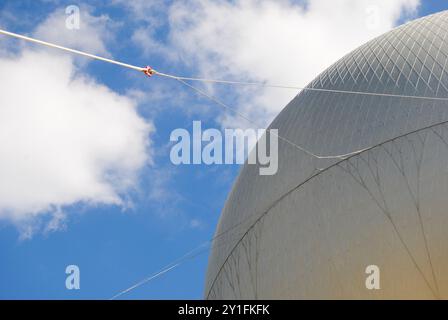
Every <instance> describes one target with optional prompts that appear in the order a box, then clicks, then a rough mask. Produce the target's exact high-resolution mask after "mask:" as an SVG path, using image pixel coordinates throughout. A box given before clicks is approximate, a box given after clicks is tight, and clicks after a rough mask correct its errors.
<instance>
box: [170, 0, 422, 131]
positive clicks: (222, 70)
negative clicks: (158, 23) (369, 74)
mask: <svg viewBox="0 0 448 320" xmlns="http://www.w3.org/2000/svg"><path fill="white" fill-rule="evenodd" d="M418 4H419V1H418V0H333V1H328V0H309V1H307V2H306V5H304V4H303V2H302V5H300V4H297V3H296V4H295V3H293V2H292V1H256V0H252V1H250V0H245V1H241V0H238V1H232V2H212V1H205V0H196V1H193V2H178V3H175V4H174V5H173V6H172V7H171V8H170V12H169V21H170V44H169V46H170V47H171V48H173V49H174V50H175V51H177V52H178V53H179V54H181V55H182V56H183V57H184V59H185V60H186V61H189V62H190V64H191V66H197V68H198V70H199V73H200V74H201V75H203V76H210V77H214V78H221V79H223V78H224V79H226V78H227V79H228V78H230V79H238V80H251V81H267V82H274V83H281V84H287V85H296V86H304V85H306V84H307V83H308V82H309V81H311V80H312V79H313V78H314V77H316V76H317V74H318V73H319V72H321V71H323V70H324V69H325V68H327V67H328V66H329V65H331V64H332V63H333V62H335V61H336V60H338V59H339V58H341V57H342V56H343V55H345V54H347V53H348V52H349V51H351V50H353V49H355V48H356V47H357V46H359V45H361V44H363V43H364V42H366V41H367V40H369V39H371V38H373V37H375V36H378V35H380V34H382V33H384V32H386V31H388V30H390V29H391V28H393V27H394V26H395V25H396V24H397V22H398V20H399V19H400V18H401V17H403V15H404V16H406V14H409V13H412V12H414V11H415V10H416V8H417V7H418ZM234 90H241V91H240V92H239V96H238V97H239V99H238V101H239V106H238V109H239V111H241V112H244V113H246V114H249V115H251V116H252V118H253V119H258V120H259V121H260V120H261V122H265V123H266V122H267V121H270V120H272V119H273V117H274V116H275V115H276V114H277V113H278V112H279V111H280V110H281V109H282V108H283V107H284V106H285V105H286V104H287V103H288V102H289V101H290V100H291V99H292V98H293V97H294V96H295V94H296V93H297V92H295V91H294V90H292V91H288V90H279V89H263V90H259V91H254V90H253V89H250V88H245V89H239V88H236V87H235V88H234ZM224 125H229V126H235V125H236V126H239V125H240V126H247V125H248V124H247V123H246V122H245V121H244V120H241V119H238V118H233V117H230V118H229V117H227V118H226V120H224Z"/></svg>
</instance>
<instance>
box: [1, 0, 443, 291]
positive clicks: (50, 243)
mask: <svg viewBox="0 0 448 320" xmlns="http://www.w3.org/2000/svg"><path fill="white" fill-rule="evenodd" d="M341 1H342V2H344V5H345V6H344V8H351V7H352V6H350V1H349V0H347V1H345V0H341ZM394 1H395V0H394ZM311 2H312V1H311ZM314 2H319V1H318V0H316V1H314ZM328 2H329V1H328ZM396 2H397V5H396V6H398V7H399V8H400V6H403V5H406V0H403V1H399V0H397V1H396ZM408 2H409V3H411V2H413V1H408ZM414 2H418V1H414ZM134 3H135V6H132V5H130V4H126V2H125V1H121V0H115V1H111V2H110V3H109V4H107V5H105V4H104V2H102V1H88V2H83V1H79V2H73V1H51V0H46V1H31V0H29V1H20V2H19V1H13V0H10V1H8V0H6V1H5V0H0V27H1V28H4V29H7V30H9V31H12V32H17V33H22V34H29V35H35V34H39V32H37V31H36V30H37V29H38V26H42V25H45V22H46V21H47V22H48V21H49V17H50V16H52V15H54V16H56V17H58V14H59V15H60V18H61V19H65V16H64V11H63V10H64V9H65V8H66V7H67V6H68V5H73V4H74V5H77V6H79V7H80V10H81V12H84V13H86V14H88V16H89V17H93V18H92V19H93V20H91V21H94V22H92V26H91V27H92V29H91V30H90V31H89V32H98V35H99V36H98V39H100V41H101V44H102V45H103V46H104V48H102V47H101V46H99V45H98V43H96V42H92V43H93V45H91V47H87V48H86V49H92V50H93V51H95V50H97V51H98V52H96V53H102V54H105V55H109V56H113V57H114V58H115V59H118V60H120V61H124V62H128V63H132V64H135V65H139V66H146V65H148V64H149V65H151V66H153V67H154V68H156V69H158V70H161V71H164V72H170V73H173V74H179V75H192V76H198V75H201V76H202V75H210V76H212V77H214V78H233V79H238V80H255V81H272V82H277V83H286V84H291V83H293V84H297V85H304V84H306V82H307V81H309V80H311V79H312V77H314V76H316V75H317V73H318V72H320V71H322V68H324V67H326V66H328V65H329V63H331V62H333V61H335V60H336V59H337V58H338V57H340V56H341V55H342V54H344V53H347V52H348V51H349V50H350V49H354V48H355V47H356V46H357V45H359V44H362V43H363V42H365V41H367V40H368V39H370V38H372V37H373V36H375V35H378V34H381V33H382V32H384V31H387V30H388V29H390V27H391V26H392V25H396V24H397V23H400V22H403V21H405V20H406V19H407V18H409V17H411V16H412V17H418V16H424V15H426V14H429V13H433V12H437V11H440V10H444V9H448V4H445V3H444V2H443V1H422V2H420V5H419V6H418V7H416V8H417V9H416V11H414V12H412V13H410V14H406V15H398V17H396V15H394V14H393V12H392V11H393V10H396V8H392V9H391V8H384V9H382V10H384V11H380V12H381V13H382V14H384V16H385V17H386V16H387V17H389V18H387V21H385V22H384V25H382V26H380V27H378V28H377V29H375V30H373V31H372V30H370V29H369V30H370V31H369V30H366V31H363V30H362V29H360V28H356V29H357V30H356V34H353V35H352V34H347V33H345V34H341V35H340V38H339V39H334V41H335V43H337V42H338V41H339V42H340V41H341V40H342V39H344V41H345V42H346V43H345V44H344V45H340V44H339V45H338V48H336V49H335V50H334V52H331V53H326V54H325V56H324V54H321V55H322V56H321V57H320V56H318V55H317V54H316V52H315V51H313V50H315V49H316V48H318V47H319V45H320V43H319V42H318V40H319V39H318V40H316V44H313V43H306V42H303V43H301V44H299V46H298V47H300V48H298V47H296V46H295V44H291V42H294V39H291V38H289V37H288V38H286V39H285V40H283V41H284V42H283V43H282V42H281V41H280V40H279V42H278V43H276V47H275V48H270V47H269V41H266V42H267V44H266V48H263V47H260V45H263V41H262V42H261V44H260V43H259V42H255V43H251V42H248V43H247V42H245V41H238V37H239V35H240V32H236V31H241V34H244V35H251V33H246V31H245V30H240V28H247V30H249V29H251V27H253V26H252V25H251V24H250V23H249V22H248V23H246V24H241V25H240V24H239V23H240V21H234V20H232V19H229V21H228V22H227V23H228V25H225V24H224V25H223V24H221V25H220V24H219V22H215V21H214V20H216V19H214V18H213V17H214V16H213V14H214V13H215V12H218V17H220V16H225V15H226V14H228V13H231V12H233V13H237V15H236V16H237V17H240V18H239V19H242V17H244V15H245V14H249V13H248V12H250V11H253V10H254V9H255V10H260V17H261V18H263V17H264V18H265V19H266V23H265V26H266V28H269V27H270V23H274V22H276V21H277V22H278V21H282V22H283V23H285V25H284V26H281V27H280V30H282V28H284V29H285V30H286V28H289V27H291V26H292V27H294V26H295V22H294V19H295V17H294V16H290V15H288V17H287V19H282V14H285V12H287V11H288V9H289V8H295V9H297V8H304V9H303V10H307V9H306V8H308V5H309V4H307V6H305V4H304V2H301V1H299V2H296V3H293V2H285V3H283V4H276V3H275V2H267V3H268V4H267V5H266V6H265V7H263V8H260V5H258V4H256V3H252V4H250V5H248V6H242V5H238V3H239V2H238V1H237V2H234V1H232V2H229V3H228V4H223V5H216V6H214V7H213V5H211V4H210V3H208V2H201V1H195V2H192V3H191V4H186V3H181V2H171V1H169V2H163V1H146V2H144V1H135V2H134ZM223 3H224V2H223ZM269 3H270V4H269ZM403 3H404V4H403ZM139 5H141V7H139ZM328 5H329V4H328ZM413 5H415V3H414V4H413ZM188 6H191V8H190V9H191V10H193V8H195V9H194V10H196V11H195V12H199V13H200V14H199V13H198V16H199V18H200V19H201V20H195V21H187V22H186V23H185V21H183V20H182V17H181V14H182V13H184V12H185V11H186V12H188V9H189V7H188ZM251 6H253V7H251ZM198 7H199V9H198ZM385 7H386V6H385ZM220 10H221V11H222V15H221V14H220ZM310 10H312V9H310ZM313 10H316V11H315V12H314V15H312V16H313V17H314V16H319V14H320V11H319V10H321V11H325V10H324V9H321V8H320V7H319V8H317V9H313ZM347 10H348V9H347ZM350 10H352V9H350ZM353 10H362V11H360V12H364V9H363V8H361V9H353ZM388 10H389V11H391V12H392V13H391V12H389V11H388ZM270 12H277V13H278V14H277V15H274V14H273V15H272V16H271V15H270ZM305 12H306V11H305ZM357 13H358V12H357V11H354V12H348V13H347V15H348V16H351V15H352V14H355V15H356V14H357ZM240 14H241V15H240ZM322 14H323V13H322ZM341 14H345V13H344V12H343V13H341ZM100 16H103V17H107V19H103V20H95V19H96V18H98V17H100ZM233 16H235V15H233ZM302 17H303V13H299V11H297V17H296V18H297V19H300V18H302ZM199 18H198V19H199ZM261 18H260V19H261ZM89 19H91V18H89ZM276 19H277V20H276ZM310 19H311V18H310ZM335 19H336V20H335V21H334V22H333V24H331V23H330V24H323V25H322V29H321V30H318V31H316V38H319V37H320V34H322V36H321V37H322V42H324V43H326V45H327V46H328V47H331V46H332V43H329V42H328V39H326V38H325V37H326V36H325V35H326V34H330V35H331V34H332V32H335V31H334V29H336V30H337V29H338V28H340V32H341V33H342V32H345V31H346V30H347V28H348V27H350V25H349V22H347V24H348V26H347V28H346V27H345V26H341V25H339V24H338V23H339V22H338V21H339V20H338V18H335ZM187 20H188V19H187ZM343 20H347V19H346V18H344V17H341V21H343ZM88 21H90V20H87V22H88ZM201 22H203V25H201V24H200V23H201ZM207 23H208V24H207ZM287 23H290V24H287ZM382 23H383V22H382ZM47 25H48V23H47ZM198 25H200V27H199V26H198ZM276 25H277V24H276ZM85 26H86V25H85ZM273 26H274V24H273ZM299 26H301V27H303V26H306V25H299ZM82 28H83V18H82V17H81V29H82ZM95 28H97V29H95ZM45 30H48V29H45ZM229 30H230V31H229ZM219 31H221V33H220V32H219ZM305 31H306V30H305ZM305 31H304V30H302V32H305ZM64 32H67V30H61V34H64ZM226 32H230V34H229V33H226ZM232 32H233V33H232ZM307 32H309V31H307ZM353 32H354V33H355V31H353ZM56 33H57V32H56ZM40 34H41V35H43V36H45V35H51V33H49V32H48V31H47V33H45V32H41V33H40ZM213 35H215V36H214V37H213ZM229 35H230V36H229ZM299 35H300V34H299ZM89 36H91V34H89V35H87V36H86V35H85V34H83V35H79V36H77V35H76V31H75V33H74V36H73V37H74V38H75V40H74V41H73V42H72V43H71V44H73V45H74V46H78V45H79V46H82V43H83V42H84V43H85V42H86V41H87V38H86V37H89ZM273 36H274V37H275V38H281V37H278V36H277V35H275V34H274V35H273ZM207 37H209V38H207ZM220 37H222V38H220ZM266 37H269V35H266ZM333 37H334V36H331V37H330V38H333ZM216 38H217V39H218V40H217V39H216ZM95 39H96V38H95ZM98 39H97V40H98ZM46 40H52V39H46ZM56 40H60V41H62V42H64V41H65V40H66V39H65V40H64V36H61V37H60V38H59V39H57V35H56ZM243 40H244V39H243ZM215 41H217V43H218V44H222V48H217V47H216V45H215ZM298 41H299V40H298ZM251 44H253V47H254V49H253V51H250V50H249V51H248V49H247V47H249V46H250V45H251ZM283 45H284V47H283ZM79 46H78V47H79ZM18 48H19V49H18ZM0 49H4V50H6V52H8V53H9V54H10V55H11V54H12V55H13V56H14V55H19V53H17V51H18V50H19V51H20V50H22V52H25V50H30V49H28V48H21V47H20V45H19V42H17V41H12V40H7V41H6V40H5V38H4V37H1V38H0ZM264 49H265V50H264ZM270 50H271V51H272V52H271V51H270ZM288 50H290V51H291V52H294V53H295V54H297V55H296V56H293V57H289V55H286V57H288V59H286V60H287V61H284V60H285V59H283V57H282V56H279V55H278V54H277V52H279V54H282V53H283V52H285V51H288ZM329 51H331V50H329ZM227 52H230V53H229V54H227ZM266 52H267V53H266ZM94 53H95V52H94ZM3 54H4V53H3ZM257 54H259V55H260V58H258V57H257ZM59 55H62V56H63V55H65V54H64V53H62V54H60V53H59ZM247 55H249V56H251V55H253V57H254V58H253V60H255V61H257V64H256V66H255V67H254V66H253V65H252V63H251V60H252V59H247V58H245V57H246V56H247ZM307 56H311V57H313V58H312V59H314V60H319V61H318V62H316V63H315V62H314V60H313V63H309V61H307V60H306V59H307V58H306V57H307ZM263 59H264V60H263ZM309 59H311V58H309ZM265 61H266V64H263V63H264V62H265ZM271 61H272V63H270V62H271ZM39 63H40V61H38V60H37V61H34V64H39ZM72 63H73V66H75V67H74V68H75V70H76V74H77V75H80V76H87V77H89V79H91V80H92V81H95V82H96V83H98V84H102V85H105V86H106V87H108V88H109V89H110V90H112V91H113V92H115V93H117V94H119V95H122V96H126V97H133V99H135V101H136V113H137V114H138V116H139V118H140V119H143V121H146V122H147V123H150V124H151V125H152V126H153V130H152V131H151V133H150V134H148V135H147V136H146V139H147V140H148V141H147V142H148V143H150V146H149V147H148V148H147V150H146V152H147V158H148V159H146V161H145V162H144V164H143V165H137V167H138V168H137V169H136V170H135V172H136V173H137V177H135V178H134V180H135V181H133V182H134V183H133V186H132V187H130V188H126V189H125V190H122V189H120V188H119V187H116V186H117V185H118V186H120V185H121V184H123V183H122V181H113V182H110V183H111V184H112V186H113V187H116V188H117V190H119V191H117V195H118V196H119V197H120V199H121V200H123V203H121V204H113V203H111V201H104V200H99V199H97V198H95V196H93V195H92V197H89V199H90V200H89V201H85V200H84V198H82V197H81V198H79V199H78V198H76V197H75V198H73V199H74V200H73V199H71V200H61V202H60V203H59V205H58V206H57V209H55V208H54V206H53V205H54V203H52V202H51V201H50V202H49V203H48V207H46V209H43V210H37V211H36V210H34V213H33V215H32V218H30V215H29V212H27V209H23V210H22V209H21V211H20V219H11V218H9V216H8V215H6V214H4V215H1V214H0V298H1V299H21V298H25V299H107V298H110V297H112V296H113V295H115V294H116V293H117V292H119V291H121V290H124V289H126V288H128V287H130V286H131V285H133V284H134V283H136V282H138V281H140V280H141V279H143V278H145V277H147V276H148V275H150V274H152V273H154V272H157V271H158V270H159V269H160V268H162V267H163V266H164V265H166V264H168V263H170V262H171V261H173V260H175V259H177V258H179V257H180V256H182V255H184V254H185V253H186V252H188V251H189V250H191V249H193V248H195V247H197V246H198V245H200V244H201V243H203V242H204V241H207V240H208V239H210V238H211V237H212V236H213V233H214V230H215V226H216V224H217V222H218V218H219V214H220V211H221V209H222V207H223V205H224V202H225V199H226V196H227V194H228V192H229V190H230V188H231V186H232V182H233V180H234V179H235V178H236V176H237V173H238V170H239V166H238V165H208V166H207V165H203V164H201V165H180V166H175V165H173V164H172V163H171V161H170V158H169V150H170V148H169V147H170V143H169V136H170V133H171V132H172V131H173V130H174V129H176V128H185V129H187V130H191V127H192V121H193V120H201V121H202V125H203V127H204V129H205V128H218V129H223V128H225V127H229V126H231V125H232V124H233V125H234V126H235V127H239V126H241V127H243V126H247V125H248V124H247V123H246V124H243V121H241V119H238V118H237V117H234V116H231V115H226V114H225V113H223V112H222V110H221V109H219V108H218V107H217V106H216V105H214V104H213V103H212V102H210V101H207V100H205V99H203V98H200V97H198V96H197V95H195V94H194V93H193V92H192V91H191V90H189V89H188V88H185V87H182V86H181V85H180V84H179V83H176V82H175V81H172V80H169V79H163V78H156V77H154V78H151V79H147V78H145V77H144V76H142V75H140V74H135V73H134V72H132V71H130V70H127V69H122V68H119V67H116V66H112V65H108V64H104V63H100V62H89V61H85V60H82V59H81V60H74V61H73V62H72ZM271 64H272V68H270V66H271ZM310 64H311V65H312V66H311V67H310ZM259 65H262V66H263V67H261V68H260V67H258V66H259ZM264 66H268V67H267V68H265V67H264ZM274 66H275V67H274ZM271 69H274V70H271ZM287 69H288V70H287ZM290 69H292V70H293V72H291V70H290ZM295 70H296V71H295ZM30 72H33V70H30ZM48 72H49V73H52V70H48ZM54 72H56V70H54ZM288 72H289V74H287V73H288ZM264 73H266V78H264V76H263V75H264ZM24 76H25V75H24ZM33 76H34V75H33ZM38 76H39V75H36V77H38ZM203 88H204V89H205V90H209V91H210V92H213V93H214V94H215V95H217V96H219V97H220V98H221V99H222V100H223V101H225V102H226V103H228V104H231V105H232V106H235V108H237V109H238V110H243V111H245V112H246V113H248V114H250V115H251V116H252V117H253V118H254V119H255V120H256V121H258V122H260V123H264V124H266V123H268V122H269V121H270V120H272V118H273V117H274V116H275V115H276V114H277V113H278V112H279V111H280V110H281V108H282V107H283V106H284V105H285V103H286V102H287V101H288V100H289V99H291V98H292V97H293V95H294V94H295V93H294V92H293V93H291V92H289V93H287V94H285V93H281V94H282V96H279V93H272V92H267V91H264V90H260V89H247V88H245V89H241V88H229V87H203ZM45 94H46V95H47V99H52V95H55V94H56V93H55V92H50V90H49V91H48V92H46V93H45ZM278 101H280V102H278ZM11 103H12V104H13V102H11ZM277 104H278V105H277ZM272 105H273V106H272ZM2 107H3V106H2V105H0V108H2ZM36 107H39V106H36ZM24 130H25V129H24ZM11 139H13V138H11ZM68 147H70V146H68ZM0 150H2V146H1V144H0ZM125 151H126V150H125ZM125 153H126V152H125ZM129 154H130V155H132V154H133V153H129ZM13 156H14V155H13ZM125 160H126V159H125V157H124V158H123V159H121V158H119V159H118V160H117V159H114V161H118V162H120V161H125ZM1 165H2V162H1V161H0V166H1ZM36 170H38V168H36ZM67 170H68V169H67ZM0 172H1V171H0ZM63 174H64V173H63ZM63 174H62V178H64V176H63ZM120 177H122V176H120ZM0 178H1V177H0ZM42 179H45V177H43V178H42ZM19 195H20V192H19ZM0 198H1V194H0ZM2 203H3V202H2V200H1V199H0V212H1V211H2V210H3V208H2V207H1V205H2ZM58 212H59V213H60V212H62V213H63V214H62V220H63V221H62V223H61V224H58V225H57V226H56V227H55V228H53V229H54V230H53V229H52V230H49V228H46V226H48V224H49V223H50V222H51V221H52V220H51V219H52V218H53V217H54V216H55V214H56V213H58ZM18 215H19V213H17V216H18ZM27 228H31V229H32V233H31V234H30V235H28V236H27V237H24V232H25V231H24V230H29V229H27ZM50 229H51V228H50ZM207 258H208V252H205V253H204V254H202V255H200V256H198V257H196V258H195V259H192V260H189V261H187V262H185V263H184V264H183V265H182V266H180V267H179V268H176V269H174V270H172V271H170V272H169V273H167V274H165V275H163V276H161V277H159V278H157V279H155V280H153V281H151V282H149V283H147V284H145V285H143V286H141V287H139V288H137V289H135V290H133V291H131V292H129V293H127V294H126V295H124V296H123V297H122V298H126V299H200V298H202V293H203V285H204V278H205V272H206V268H207ZM70 264H75V265H78V266H79V268H80V270H81V289H80V290H67V289H66V288H65V279H66V274H65V267H66V266H67V265H70Z"/></svg>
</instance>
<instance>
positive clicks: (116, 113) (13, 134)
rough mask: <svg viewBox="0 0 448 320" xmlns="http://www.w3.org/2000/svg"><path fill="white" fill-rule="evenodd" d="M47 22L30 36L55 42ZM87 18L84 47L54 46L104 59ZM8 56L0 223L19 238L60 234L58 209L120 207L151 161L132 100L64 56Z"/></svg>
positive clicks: (2, 65) (0, 120) (0, 101)
mask: <svg viewBox="0 0 448 320" xmlns="http://www.w3.org/2000/svg"><path fill="white" fill-rule="evenodd" d="M55 19H56V18H55V16H54V15H51V16H50V17H49V19H48V20H46V21H45V22H44V23H43V24H42V25H41V26H39V27H38V28H37V31H36V33H35V34H36V35H41V36H42V38H45V39H47V40H58V39H56V38H58V37H60V35H58V30H59V31H60V30H61V29H60V28H58V29H57V30H55V31H54V35H53V36H52V35H51V34H52V33H51V32H50V30H51V27H50V26H51V25H53V22H54V21H56V20H57V19H56V20H55ZM89 19H93V20H85V21H84V28H85V30H89V31H88V33H89V35H88V36H87V35H86V37H87V38H89V39H90V40H87V41H86V42H83V41H84V40H86V39H85V38H82V37H80V38H77V37H75V38H73V39H69V38H66V40H65V42H64V41H60V42H62V43H63V44H65V45H73V46H76V47H77V48H81V49H85V50H89V51H91V52H94V53H107V51H106V49H105V45H104V41H103V37H102V36H103V33H102V31H101V28H100V31H99V32H96V30H97V27H96V25H95V23H93V24H89V23H87V24H86V22H88V21H97V22H98V21H99V20H96V19H97V18H94V17H90V18H89ZM101 19H102V18H101ZM81 29H82V28H81ZM45 34H46V35H47V36H44V35H45ZM62 34H64V32H62ZM59 40H62V39H59ZM78 41H79V43H78ZM58 42H59V41H58ZM0 45H1V43H0ZM12 56H13V54H11V53H9V54H8V56H5V55H4V56H1V57H0V70H1V72H0V86H1V88H2V89H1V95H0V177H1V179H0V218H2V219H8V220H10V221H13V222H14V223H17V225H18V226H19V229H20V230H21V231H22V237H23V238H27V237H30V236H31V235H32V233H33V232H34V231H35V230H36V228H40V229H41V230H43V231H44V232H49V231H53V230H56V229H60V228H63V227H64V225H65V224H64V217H65V213H64V208H65V207H66V206H70V205H73V204H79V203H81V204H84V205H119V206H126V203H125V202H126V201H125V200H124V199H126V194H127V193H128V192H129V191H130V190H132V189H133V188H136V187H137V186H138V173H139V170H140V169H141V168H142V167H143V166H144V165H146V164H149V163H150V162H151V152H150V148H151V144H150V135H151V133H152V132H153V130H154V127H153V125H152V123H151V122H149V121H146V120H145V119H143V118H142V117H140V116H139V114H138V112H137V101H136V100H135V99H133V98H132V97H129V96H124V95H120V94H117V93H115V92H114V91H112V90H110V89H109V88H107V87H106V86H104V85H102V84H100V83H98V82H96V81H95V80H93V79H92V78H90V77H88V76H87V75H85V74H82V73H81V72H80V71H81V70H80V69H79V68H77V67H76V65H75V63H74V61H73V57H71V56H69V55H67V54H59V53H58V52H54V51H47V50H40V49H39V50H38V51H36V50H31V49H29V47H23V49H22V50H21V51H20V52H19V53H18V54H16V55H15V56H14V57H12ZM44 216H45V217H49V218H50V220H49V221H48V223H47V225H46V226H42V223H41V222H42V221H41V218H42V217H44Z"/></svg>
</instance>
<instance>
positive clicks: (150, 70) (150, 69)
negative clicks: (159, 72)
mask: <svg viewBox="0 0 448 320" xmlns="http://www.w3.org/2000/svg"><path fill="white" fill-rule="evenodd" d="M142 71H143V73H144V74H146V75H147V76H148V77H151V76H152V75H153V74H155V73H156V71H155V70H154V69H152V68H151V67H150V66H146V68H144V69H143V70H142Z"/></svg>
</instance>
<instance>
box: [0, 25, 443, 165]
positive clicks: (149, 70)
mask: <svg viewBox="0 0 448 320" xmlns="http://www.w3.org/2000/svg"><path fill="white" fill-rule="evenodd" d="M0 34H3V35H6V36H10V37H14V38H17V39H21V40H25V41H29V42H33V43H37V44H40V45H44V46H47V47H50V48H55V49H59V50H63V51H66V52H70V53H74V54H77V55H81V56H85V57H88V58H92V59H96V60H100V61H104V62H108V63H112V64H115V65H119V66H121V67H125V68H128V69H132V70H136V71H140V72H143V73H145V74H146V75H147V76H149V77H151V76H152V75H154V74H156V75H159V76H161V77H165V78H171V79H175V80H178V81H179V82H181V83H183V84H184V85H186V86H187V87H189V88H190V89H193V90H195V91H196V92H198V93H199V94H201V95H203V96H205V97H207V98H208V99H210V100H212V101H214V102H215V103H217V104H218V105H220V106H222V107H224V108H226V109H229V110H232V111H233V112H235V113H236V114H237V115H238V116H240V117H242V118H243V119H245V120H247V121H249V122H250V123H252V124H256V123H255V122H254V121H252V120H250V118H249V117H247V116H246V115H244V114H242V113H240V112H238V111H237V110H235V109H234V108H231V107H229V106H228V105H226V104H225V103H223V102H221V101H220V100H218V99H217V98H215V97H213V96H211V95H209V94H207V93H206V92H204V91H202V90H200V89H198V88H196V87H194V86H192V85H190V84H188V83H186V82H185V80H187V81H201V82H212V83H223V84H232V85H257V86H263V87H270V88H281V89H295V90H308V91H319V92H333V93H347V94H359V95H371V96H384V97H395V98H409V99H424V100H436V101H448V98H441V97H426V96H409V95H399V94H390V93H376V92H361V91H346V90H336V89H324V88H310V87H295V86H284V85H276V84H266V83H259V82H243V81H229V80H216V79H206V78H191V77H180V76H175V75H171V74H167V73H163V72H159V71H156V70H154V69H152V68H151V67H149V66H147V67H145V68H143V67H138V66H134V65H131V64H127V63H123V62H120V61H116V60H112V59H107V58H104V57H100V56H97V55H94V54H90V53H86V52H83V51H80V50H75V49H70V48H67V47H63V46H60V45H57V44H54V43H50V42H46V41H42V40H38V39H34V38H31V37H27V36H23V35H20V34H17V33H13V32H9V31H6V30H1V29H0ZM271 133H272V131H271ZM277 137H278V138H279V139H281V140H283V141H285V142H286V143H288V144H290V145H292V146H294V147H295V148H297V149H299V150H301V151H303V152H305V153H306V154H308V155H310V156H312V157H314V158H316V159H343V158H346V157H348V156H351V155H354V154H357V153H360V152H362V151H364V150H365V149H360V150H356V151H353V152H350V153H346V154H339V155H317V154H314V153H313V152H311V151H309V150H307V149H305V148H303V147H301V146H299V145H297V144H295V143H294V142H292V141H290V140H288V139H286V138H284V137H281V136H279V135H277Z"/></svg>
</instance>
